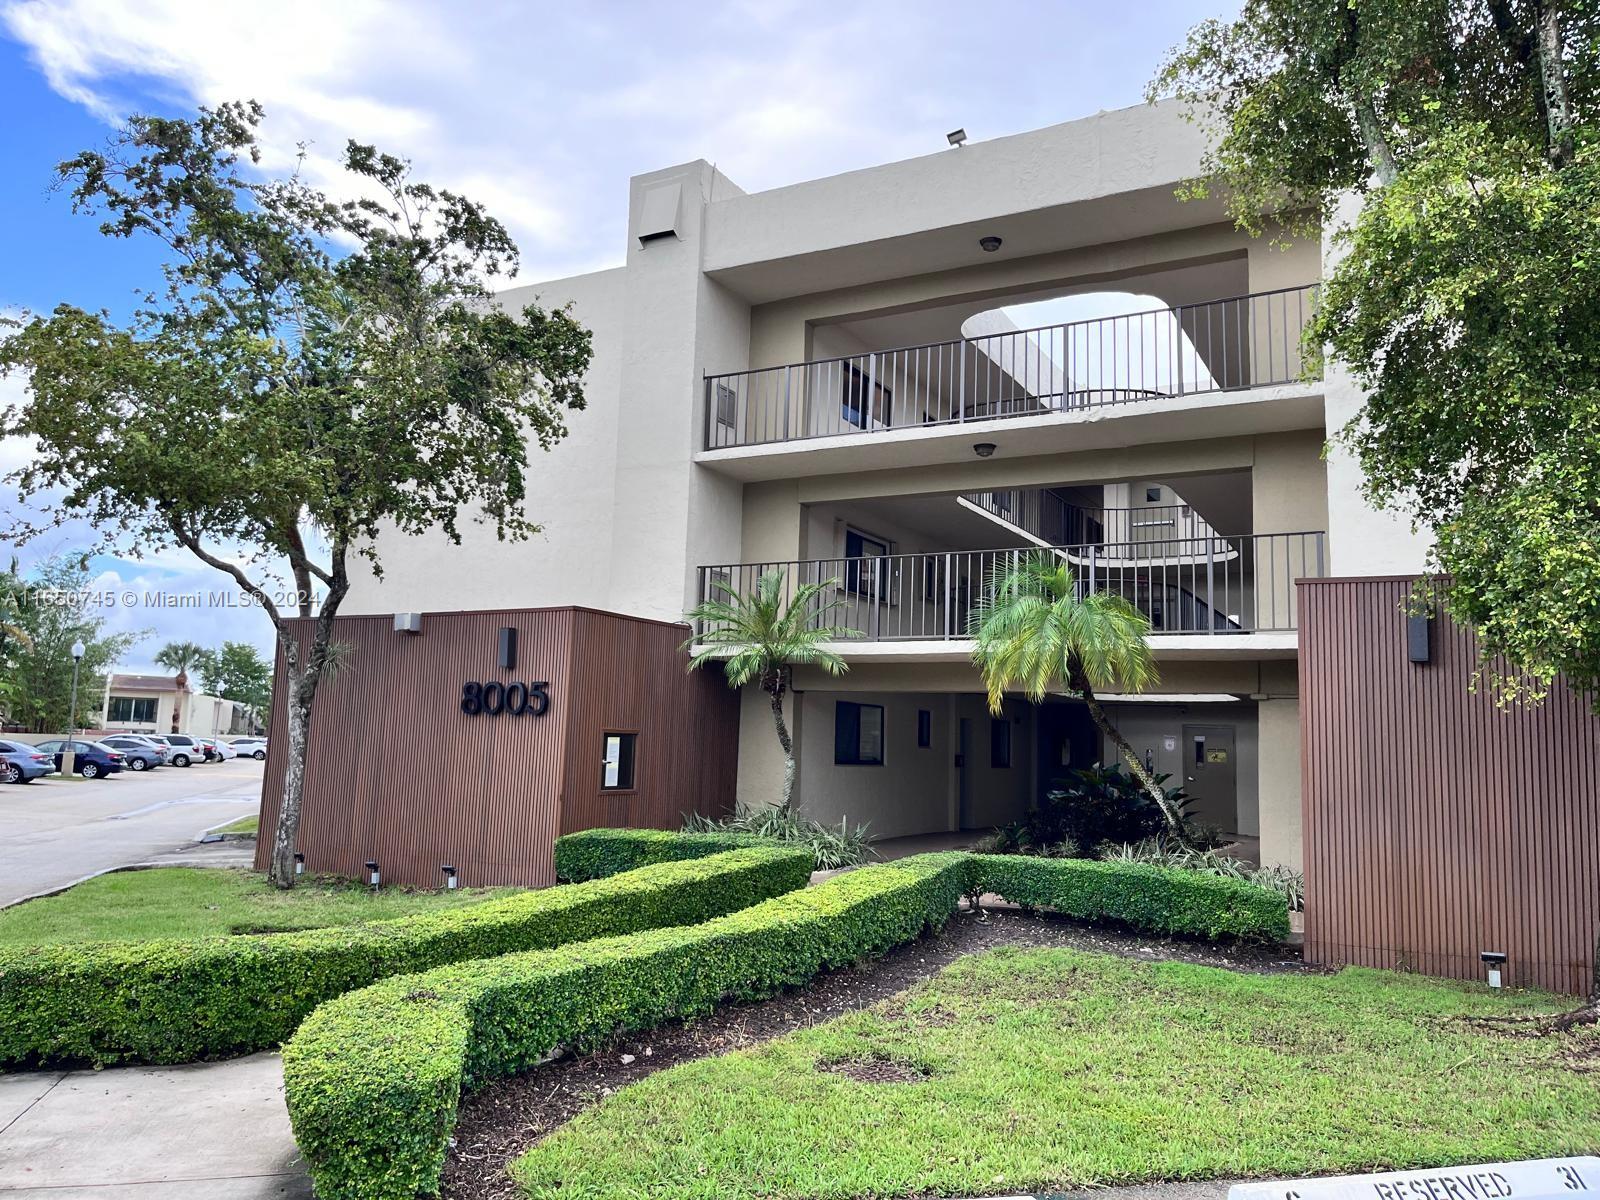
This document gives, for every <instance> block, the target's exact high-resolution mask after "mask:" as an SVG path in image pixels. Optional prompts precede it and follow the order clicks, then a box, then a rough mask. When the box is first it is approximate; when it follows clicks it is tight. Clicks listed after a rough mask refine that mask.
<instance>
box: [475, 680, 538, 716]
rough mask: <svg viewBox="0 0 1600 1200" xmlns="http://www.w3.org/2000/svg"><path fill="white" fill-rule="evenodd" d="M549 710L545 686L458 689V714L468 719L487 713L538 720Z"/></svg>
mask: <svg viewBox="0 0 1600 1200" xmlns="http://www.w3.org/2000/svg"><path fill="white" fill-rule="evenodd" d="M549 708H550V685H549V684H548V683H501V682H499V681H498V680H491V681H490V682H488V683H464V684H462V685H461V711H462V712H464V713H466V714H467V716H469V717H476V716H479V715H480V714H484V713H487V714H488V715H489V716H491V717H497V716H499V715H500V714H501V713H508V714H509V715H511V716H513V717H520V716H523V715H524V714H527V715H530V716H535V717H542V716H544V714H545V713H546V712H547V711H548V710H549Z"/></svg>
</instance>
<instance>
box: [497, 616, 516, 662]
mask: <svg viewBox="0 0 1600 1200" xmlns="http://www.w3.org/2000/svg"><path fill="white" fill-rule="evenodd" d="M499 660H500V669H501V670H502V671H515V670H516V669H517V631H516V629H515V628H514V627H512V626H510V625H508V626H506V627H505V628H504V629H502V630H501V631H500V643H499Z"/></svg>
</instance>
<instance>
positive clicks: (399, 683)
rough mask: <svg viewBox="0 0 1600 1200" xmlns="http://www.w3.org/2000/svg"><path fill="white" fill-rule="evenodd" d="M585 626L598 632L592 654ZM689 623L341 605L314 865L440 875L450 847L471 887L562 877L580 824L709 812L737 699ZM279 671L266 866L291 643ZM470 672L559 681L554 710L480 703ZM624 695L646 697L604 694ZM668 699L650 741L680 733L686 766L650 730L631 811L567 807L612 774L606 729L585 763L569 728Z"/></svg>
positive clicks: (324, 729)
mask: <svg viewBox="0 0 1600 1200" xmlns="http://www.w3.org/2000/svg"><path fill="white" fill-rule="evenodd" d="M508 626H509V627H511V628H514V629H516V630H517V632H518V652H517V666H516V668H515V669H514V670H510V671H502V670H501V669H500V668H499V663H498V645H497V643H498V636H499V631H500V630H501V629H502V628H504V627H508ZM580 626H581V628H582V629H583V630H584V637H583V642H584V645H583V648H582V653H581V655H575V653H574V651H575V648H576V643H575V639H576V638H577V631H578V630H579V628H580ZM687 633H688V630H687V629H686V628H685V627H683V626H677V625H667V624H663V623H660V622H646V621H637V620H634V619H631V618H626V617H618V616H613V615H611V614H604V613H593V612H589V611H586V610H577V609H571V608H561V609H521V610H510V611H492V612H457V613H430V614H426V615H424V617H423V620H422V632H421V633H420V634H418V635H415V636H412V635H406V634H399V633H395V632H394V621H393V617H391V616H388V615H385V616H375V617H365V616H362V617H340V618H338V620H337V623H336V632H335V634H334V637H335V640H337V641H339V642H343V643H345V644H346V645H347V646H348V647H349V651H348V654H347V657H346V660H345V663H344V665H343V666H342V667H341V669H340V670H339V671H338V672H337V673H336V674H335V676H334V677H333V678H332V679H331V680H329V681H327V682H326V683H324V685H323V687H322V688H321V690H320V691H319V692H318V695H317V700H316V706H315V708H314V710H313V716H312V725H311V738H310V744H309V749H308V752H307V769H306V793H305V801H304V807H303V811H302V817H301V825H300V849H301V850H302V852H303V853H304V854H305V856H306V865H307V869H308V870H311V871H327V872H333V873H338V874H344V875H360V874H361V872H362V864H363V863H364V862H365V861H366V860H368V859H375V860H376V861H377V862H378V864H379V866H380V868H381V870H382V872H383V878H384V879H385V881H388V882H393V883H400V884H410V885H421V886H427V887H435V886H438V885H439V884H440V883H441V881H442V875H441V873H440V870H439V867H440V865H441V864H443V863H451V864H453V865H454V866H455V867H456V868H457V869H458V870H459V872H460V879H461V882H462V883H463V884H464V885H466V886H477V885H489V884H523V885H529V886H543V885H547V884H550V883H553V882H554V881H555V874H554V868H553V863H552V851H553V844H554V841H555V838H556V835H557V834H558V833H559V832H561V831H562V830H564V829H583V828H588V827H589V826H591V825H595V824H604V823H608V822H609V821H612V820H613V819H614V820H615V823H619V824H630V825H658V826H675V825H676V824H677V821H678V819H679V818H678V814H679V813H680V812H682V811H684V810H685V809H690V808H696V807H701V808H705V809H706V811H710V808H709V807H707V801H706V800H705V799H704V797H706V796H711V797H714V798H715V802H716V803H720V804H721V805H722V806H723V807H726V805H727V803H729V799H730V798H731V793H732V789H733V786H734V763H733V760H732V759H731V757H730V749H729V748H730V747H736V746H737V742H738V732H737V731H738V706H737V703H736V702H735V698H734V697H732V696H731V694H729V693H728V690H727V689H726V688H725V687H723V685H722V681H721V679H720V677H718V676H716V675H715V673H711V674H706V675H704V676H695V677H690V676H688V675H687V674H686V673H685V671H684V669H683V668H684V663H685V659H684V658H683V657H682V656H681V655H678V654H677V646H678V644H679V643H680V642H681V641H682V640H683V638H684V637H685V636H686V635H687ZM305 636H309V629H308V628H307V629H306V631H305ZM669 658H670V662H669V661H668V660H669ZM669 668H670V669H669ZM277 676H278V681H279V685H280V686H279V687H278V688H277V689H276V691H275V696H276V697H277V699H276V700H275V702H274V709H273V718H272V729H273V731H274V736H273V737H272V740H271V747H270V750H269V753H268V756H267V762H266V772H265V781H264V785H263V787H264V791H263V803H262V829H263V831H264V836H263V838H262V840H261V841H260V843H259V845H258V847H257V851H256V865H257V866H258V867H259V868H264V867H265V866H266V860H267V856H268V854H269V853H270V835H267V834H266V831H269V830H271V829H272V827H273V823H274V822H275V820H276V816H277V808H278V803H279V798H280V797H281V795H282V789H283V772H284V757H285V754H286V751H287V740H286V738H285V737H284V736H283V734H282V732H281V731H282V730H283V729H284V728H285V724H284V714H283V701H282V697H283V695H284V690H283V687H282V686H281V685H282V678H283V663H282V660H281V655H280V660H279V663H278V666H277ZM467 680H476V681H484V682H487V681H489V680H499V681H501V682H511V681H513V680H521V681H524V682H531V681H536V680H545V681H548V682H549V684H550V694H551V703H550V709H549V712H548V713H546V715H544V716H542V717H534V716H531V715H524V716H521V717H513V716H510V715H500V716H487V715H479V716H468V715H467V714H465V713H463V712H462V711H461V703H460V702H461V685H462V684H463V683H464V682H466V681H467ZM616 694H628V695H631V696H633V697H634V699H633V700H631V701H629V702H628V704H627V705H625V706H624V707H622V708H621V709H618V710H606V709H603V708H602V709H598V710H597V708H596V705H598V704H600V703H601V702H602V701H603V700H604V698H605V697H606V696H608V695H616ZM652 708H654V709H658V710H660V711H662V712H665V713H669V714H671V719H670V721H669V722H667V723H666V724H664V725H661V718H650V724H649V726H648V727H649V728H650V730H651V733H652V737H651V744H654V743H655V742H656V740H657V736H658V735H659V737H660V741H661V743H662V745H663V746H666V745H671V746H672V748H673V749H672V757H671V759H670V763H671V769H667V770H661V769H657V767H656V762H657V761H658V758H657V756H656V755H654V754H652V755H649V756H648V757H647V756H646V755H645V751H644V746H645V743H644V742H643V740H642V739H641V751H640V753H641V759H640V767H641V775H640V784H641V786H640V788H639V794H638V795H637V796H635V797H633V798H632V803H631V805H619V806H616V808H615V818H614V817H613V810H610V809H608V810H606V811H597V810H595V809H594V808H593V807H591V808H590V809H588V810H586V813H585V815H583V816H578V815H575V814H565V815H564V814H563V813H562V795H563V788H564V786H565V785H566V781H568V780H569V779H573V778H576V777H577V775H578V774H579V773H580V772H581V773H583V774H585V775H589V774H592V776H593V778H594V780H595V782H596V785H597V784H598V779H599V765H598V764H599V757H600V744H599V740H598V739H599V735H598V733H596V734H595V738H594V744H593V751H592V754H590V755H589V756H588V757H590V758H592V759H593V760H594V761H593V763H585V762H582V761H581V760H579V759H575V758H571V757H570V755H571V747H573V746H574V745H575V744H576V743H575V742H574V741H573V737H572V735H569V730H573V729H576V728H580V727H581V728H588V726H589V725H590V724H592V723H593V721H594V720H595V719H596V713H597V712H599V714H600V717H599V719H601V720H610V719H613V713H614V715H615V717H616V718H618V719H620V718H624V717H630V718H631V717H632V716H634V715H635V714H642V713H646V712H647V711H648V710H650V709H652ZM658 725H660V728H659V730H658ZM630 727H633V726H630ZM640 727H644V726H643V722H641V724H640ZM680 735H682V736H680ZM661 761H668V760H665V759H663V760H661ZM591 766H592V767H593V771H592V772H590V771H587V770H585V769H584V768H587V767H591ZM595 791H596V793H598V786H596V788H595ZM591 818H595V819H591Z"/></svg>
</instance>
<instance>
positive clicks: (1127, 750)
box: [1073, 678, 1189, 842]
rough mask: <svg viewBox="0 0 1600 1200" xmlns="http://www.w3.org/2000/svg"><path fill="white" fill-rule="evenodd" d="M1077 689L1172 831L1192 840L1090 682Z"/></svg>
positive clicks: (1082, 681) (1091, 716) (1079, 682)
mask: <svg viewBox="0 0 1600 1200" xmlns="http://www.w3.org/2000/svg"><path fill="white" fill-rule="evenodd" d="M1073 687H1074V688H1075V689H1076V690H1077V692H1078V694H1079V695H1080V696H1082V697H1083V702H1084V704H1085V705H1086V706H1087V707H1088V709H1089V719H1090V720H1092V721H1093V722H1094V723H1095V725H1096V727H1097V728H1098V729H1099V730H1100V732H1101V733H1103V734H1105V735H1106V737H1108V738H1110V739H1111V742H1112V744H1113V745H1114V746H1116V748H1117V749H1118V750H1119V751H1121V752H1122V757H1123V758H1125V759H1127V760H1128V769H1129V770H1130V771H1132V772H1133V776H1134V778H1135V779H1137V780H1138V781H1139V782H1140V783H1141V784H1142V785H1143V786H1144V790H1145V793H1146V794H1147V795H1148V796H1149V797H1150V799H1152V800H1153V801H1155V805H1156V808H1158V809H1159V810H1160V811H1161V815H1162V817H1164V818H1165V819H1166V822H1167V829H1168V831H1169V832H1170V833H1171V834H1172V835H1173V836H1174V837H1176V838H1177V839H1179V840H1180V841H1184V842H1187V841H1188V840H1189V839H1188V838H1187V837H1186V836H1185V834H1184V829H1183V815H1182V814H1181V813H1180V812H1178V810H1177V809H1176V808H1174V807H1173V806H1172V804H1171V803H1169V802H1168V800H1167V794H1166V793H1165V792H1164V791H1162V790H1161V785H1160V784H1159V783H1157V782H1156V781H1155V777H1154V776H1153V775H1151V774H1150V772H1149V771H1147V770H1145V769H1144V763H1143V762H1142V761H1141V760H1140V758H1139V756H1138V755H1137V754H1135V753H1134V752H1133V747H1132V746H1130V745H1128V739H1127V738H1125V737H1123V736H1122V731H1121V730H1119V729H1118V728H1117V727H1116V726H1115V725H1113V724H1112V723H1111V719H1110V718H1109V717H1107V716H1106V710H1105V709H1103V708H1101V707H1100V701H1099V700H1097V699H1095V695H1094V689H1093V688H1091V687H1090V686H1089V682H1088V680H1086V679H1083V678H1079V679H1078V680H1076V681H1075V682H1074V684H1073Z"/></svg>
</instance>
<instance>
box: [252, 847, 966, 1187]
mask: <svg viewBox="0 0 1600 1200" xmlns="http://www.w3.org/2000/svg"><path fill="white" fill-rule="evenodd" d="M970 866H971V856H969V855H965V854H960V853H950V854H925V855H919V856H917V857H914V858H908V859H902V860H901V861H899V862H896V863H889V864H884V865H881V866H872V867H868V868H865V869H863V870H860V871H854V872H851V873H849V874H846V875H840V876H837V877H835V878H833V879H830V880H828V881H827V882H826V883H824V884H821V885H820V886H818V887H814V888H807V889H805V890H803V891H797V892H794V893H791V894H790V895H786V896H780V897H778V898H777V899H775V900H768V901H766V902H765V903H762V904H758V905H756V906H755V907H753V908H748V909H745V910H743V911H741V912H736V913H733V914H732V915H730V916H725V917H718V918H716V919H715V920H711V921H707V922H705V923H704V924H701V925H687V926H679V927H677V928H670V929H654V930H650V931H647V932H644V933H639V934H634V935H631V936H627V937H616V938H606V939H603V940H600V941H593V942H583V943H578V944H567V945H563V946H560V947H557V948H556V949H553V950H547V951H540V952H535V953H531V954H512V955H506V956H504V957H501V958H497V959H494V960H492V961H489V962H482V963H458V964H455V965H453V966H448V967H441V968H439V969H438V970H434V971H426V972H423V973H422V974H419V975H407V976H402V977H399V978H394V979H387V980H384V981H383V982H382V983H379V984H376V985H374V986H373V987H370V988H365V989H363V990H361V991H358V992H351V993H349V994H347V995H344V996H340V997H339V998H338V999H336V1000H333V1001H330V1002H329V1003H327V1004H324V1005H323V1006H322V1007H321V1008H319V1009H318V1010H317V1011H316V1012H314V1013H313V1014H312V1015H311V1016H310V1017H309V1018H307V1019H306V1021H305V1023H304V1024H303V1025H301V1027H300V1029H299V1031H298V1032H297V1033H296V1034H295V1036H294V1038H293V1039H292V1040H291V1041H290V1042H289V1043H288V1045H286V1046H285V1047H284V1052H283V1072H284V1084H285V1097H286V1099H287V1101H288V1105H289V1117H290V1120H291V1121H292V1122H293V1124H294V1132H295V1140H296V1141H297V1142H298V1143H299V1146H300V1152H301V1154H302V1155H304V1156H305V1159H306V1161H307V1162H308V1163H309V1164H310V1166H311V1174H312V1179H313V1180H314V1182H315V1183H316V1188H317V1195H318V1196H320V1197H323V1200H410V1197H413V1196H415V1195H416V1194H417V1193H418V1192H427V1193H432V1192H435V1191H437V1190H438V1187H439V1173H440V1170H441V1168H442V1167H443V1164H444V1156H445V1150H446V1147H447V1146H448V1144H449V1138H450V1132H451V1129H452V1128H453V1127H454V1124H455V1117H456V1105H457V1102H458V1100H459V1098H460V1095H461V1092H462V1090H463V1088H465V1087H470V1086H472V1085H474V1084H476V1083H478V1082H481V1081H482V1080H485V1079H488V1078H492V1077H494V1076H499V1075H509V1074H514V1073H516V1072H519V1071H524V1070H527V1069H528V1068H530V1067H533V1066H535V1065H537V1064H538V1063H539V1062H541V1061H542V1060H543V1059H544V1058H545V1057H546V1056H548V1055H549V1054H550V1053H552V1052H553V1051H556V1050H559V1049H561V1048H563V1047H580V1048H581V1047H585V1046H590V1045H593V1044H595V1043H597V1042H600V1041H602V1040H604V1039H606V1038H608V1037H610V1036H612V1035H614V1034H616V1033H618V1032H619V1031H628V1030H641V1029H649V1028H651V1027H653V1026H655V1025H658V1024H660V1023H661V1022H663V1021H666V1020H669V1019H671V1018H674V1017H687V1016H694V1015H698V1014H703V1013H708V1012H710V1011H711V1010H712V1009H713V1008H714V1007H715V1006H716V1004H717V1003H718V1002H719V1001H720V1000H723V999H725V998H727V997H735V998H738V999H754V998H757V997H761V996H767V995H771V994H772V993H774V992H776V991H778V990H779V989H781V988H783V987H785V986H793V985H796V984H801V983H805V982H806V981H807V980H809V979H811V978H812V977H813V976H815V975H816V974H817V972H819V971H822V970H825V969H827V968H830V967H839V966H843V965H845V964H847V963H850V962H853V961H855V960H856V959H859V958H863V957H866V956H869V955H874V954H880V953H882V952H883V951H885V950H887V949H889V948H890V947H892V946H895V945H897V944H899V943H901V942H907V941H910V940H911V939H913V938H915V937H916V936H917V935H918V934H920V933H921V932H922V931H923V930H924V929H926V928H928V927H930V926H933V927H937V926H940V925H942V924H943V923H944V922H945V921H946V920H947V919H948V918H949V916H950V914H951V913H953V912H954V911H955V909H956V906H957V904H958V902H959V900H960V898H961V895H962V893H963V892H964V891H965V890H966V889H967V885H968V881H969V877H970V874H971V872H970Z"/></svg>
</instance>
